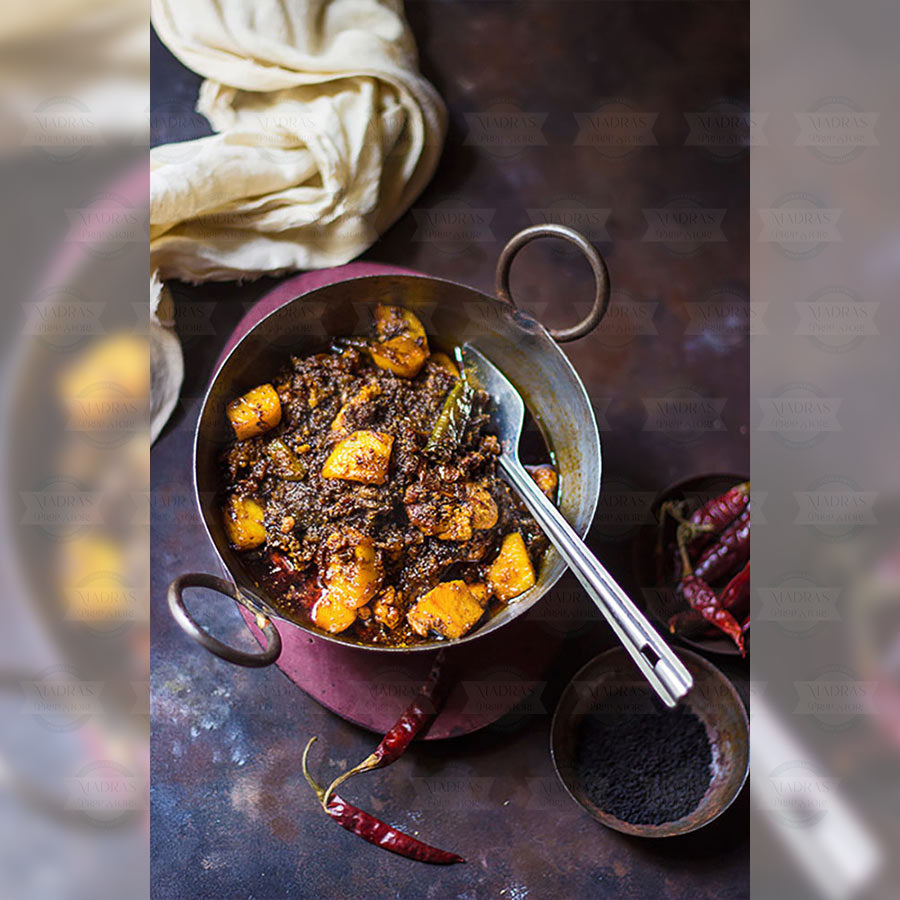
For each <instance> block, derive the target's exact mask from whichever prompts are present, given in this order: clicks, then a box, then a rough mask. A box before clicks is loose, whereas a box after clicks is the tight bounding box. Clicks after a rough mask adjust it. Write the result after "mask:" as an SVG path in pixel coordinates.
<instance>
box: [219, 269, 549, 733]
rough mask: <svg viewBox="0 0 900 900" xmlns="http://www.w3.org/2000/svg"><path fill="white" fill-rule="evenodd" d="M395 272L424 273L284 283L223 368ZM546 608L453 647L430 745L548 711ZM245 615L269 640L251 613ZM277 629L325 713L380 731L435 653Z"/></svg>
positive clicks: (284, 660)
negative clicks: (299, 303)
mask: <svg viewBox="0 0 900 900" xmlns="http://www.w3.org/2000/svg"><path fill="white" fill-rule="evenodd" d="M389 274H401V275H416V274H420V273H417V272H413V271H411V270H409V269H402V268H398V267H396V266H386V265H381V264H379V263H350V264H348V265H346V266H339V267H337V268H334V269H320V270H317V271H314V272H307V273H305V274H303V275H297V276H295V277H292V278H289V279H287V280H286V281H283V282H282V283H281V284H279V285H278V286H277V287H276V288H274V289H273V290H272V291H270V292H269V293H268V294H266V295H265V296H264V297H262V298H261V299H260V300H259V301H258V302H257V303H256V304H255V305H254V306H253V307H252V308H251V309H249V310H248V311H247V313H246V314H245V315H244V317H243V318H242V319H241V321H240V322H239V323H238V325H237V327H236V328H235V330H234V333H233V334H232V335H231V337H230V338H229V340H228V343H227V344H226V345H225V349H224V350H223V351H222V354H221V356H220V357H219V361H218V363H217V365H216V369H218V367H219V365H220V364H221V363H222V361H223V360H224V359H225V357H226V356H227V354H228V353H229V352H230V351H231V349H232V348H233V347H234V346H235V345H236V344H237V343H238V341H240V339H241V338H242V337H243V336H244V335H245V334H246V333H247V332H248V331H249V330H250V329H251V328H252V327H253V326H254V325H256V323H257V322H259V321H260V320H261V319H263V318H264V317H265V316H267V315H268V314H269V313H271V312H272V311H273V310H276V309H278V308H279V307H280V306H283V305H284V304H285V303H287V302H289V301H291V300H293V299H294V298H295V297H298V296H299V295H301V294H305V293H307V292H309V291H312V290H315V289H316V288H320V287H324V286H325V285H327V284H333V283H334V282H337V281H343V280H346V279H348V278H359V277H361V276H364V275H389ZM540 606H541V604H537V605H536V606H534V607H532V609H530V610H529V611H528V612H527V613H526V614H525V615H523V616H520V617H519V618H518V619H514V620H513V621H512V622H510V623H509V624H508V625H506V626H504V627H503V628H501V629H500V630H498V631H495V632H492V633H491V634H489V635H486V636H485V637H484V638H482V639H481V640H478V641H472V642H470V643H467V644H463V645H461V646H459V647H451V648H448V650H447V657H446V662H445V674H446V677H448V678H450V679H452V682H453V688H452V690H451V692H450V694H449V696H448V698H447V701H446V703H445V705H444V708H443V710H442V711H441V713H440V715H439V716H438V717H437V719H436V720H435V722H434V723H433V724H432V726H431V728H430V729H429V731H428V734H427V736H426V739H427V740H435V739H440V738H448V737H456V736H459V735H463V734H468V733H469V732H472V731H476V730H478V729H479V728H484V727H485V726H487V725H490V724H492V723H493V722H496V721H497V720H498V719H499V718H501V717H502V716H504V715H506V714H507V713H510V712H513V711H517V712H520V713H521V714H522V715H528V714H534V713H540V712H544V709H543V706H542V705H541V697H540V692H541V687H542V685H543V680H542V678H543V675H544V673H545V671H546V669H547V667H548V665H549V663H550V661H551V660H552V658H553V656H554V655H555V653H556V651H557V650H558V649H559V646H560V644H561V643H562V632H561V631H560V629H559V628H558V627H557V628H551V627H548V626H547V624H546V621H545V619H544V618H543V617H541V615H540V613H539V612H538V611H539V610H540ZM238 609H239V610H240V612H241V615H242V616H243V617H244V621H245V622H246V623H247V626H248V627H249V628H250V630H251V631H252V632H253V634H254V636H255V637H256V639H257V640H258V641H260V643H262V642H263V638H262V634H261V632H260V631H259V629H258V628H257V627H256V624H255V622H254V621H253V616H252V615H251V613H249V612H248V611H247V610H245V609H244V608H243V607H240V606H239V607H238ZM276 624H277V627H278V630H279V633H280V634H281V641H282V644H283V649H282V651H281V656H280V657H279V658H278V661H277V663H276V664H277V666H278V667H279V668H280V669H281V670H282V671H283V672H284V673H285V675H287V677H288V678H290V679H291V681H293V682H294V684H296V685H297V686H298V687H300V688H302V689H303V690H304V691H306V693H307V694H309V695H310V696H311V697H313V698H314V699H315V700H317V701H318V702H319V703H321V704H322V705H323V706H325V707H326V708H327V709H330V710H331V711H332V712H334V713H336V714H337V715H339V716H341V717H342V718H344V719H347V720H348V721H351V722H354V723H356V724H357V725H361V726H362V727H364V728H369V729H371V730H372V731H375V732H379V733H383V732H385V731H386V730H387V729H388V728H390V726H391V725H392V724H393V723H394V721H395V720H396V718H397V716H398V715H399V714H400V713H401V712H402V711H403V709H404V708H405V707H406V705H407V704H408V702H409V700H411V699H412V696H413V695H414V694H415V692H416V691H417V689H418V688H419V687H420V686H421V684H422V682H423V681H424V680H425V678H426V677H427V675H428V672H429V670H430V668H431V665H432V663H433V661H434V657H435V655H436V654H437V651H433V652H427V653H426V652H421V653H379V652H377V651H373V650H365V649H361V648H356V647H348V646H342V645H340V644H334V643H331V642H330V641H327V640H324V639H323V638H319V637H317V636H315V635H312V634H310V633H308V632H306V631H303V630H302V629H300V628H297V627H295V626H293V625H291V624H290V623H288V622H284V621H281V620H279V621H277V623H276Z"/></svg>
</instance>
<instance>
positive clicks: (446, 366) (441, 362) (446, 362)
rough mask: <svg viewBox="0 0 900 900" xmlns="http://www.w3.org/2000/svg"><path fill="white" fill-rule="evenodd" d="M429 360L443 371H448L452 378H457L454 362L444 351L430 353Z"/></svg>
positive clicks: (457, 370) (457, 373)
mask: <svg viewBox="0 0 900 900" xmlns="http://www.w3.org/2000/svg"><path fill="white" fill-rule="evenodd" d="M431 361H432V362H433V363H434V364H435V365H436V366H440V368H442V369H443V370H444V371H445V372H449V373H450V374H451V375H452V376H453V377H454V378H459V369H458V368H457V366H456V363H455V362H453V360H452V359H450V357H449V356H447V354H446V353H432V354H431Z"/></svg>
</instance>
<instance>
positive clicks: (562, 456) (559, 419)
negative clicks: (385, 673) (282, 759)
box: [168, 225, 609, 666]
mask: <svg viewBox="0 0 900 900" xmlns="http://www.w3.org/2000/svg"><path fill="white" fill-rule="evenodd" d="M539 237H553V238H562V239H564V240H566V241H569V242H570V243H572V244H574V245H575V246H576V247H578V248H579V249H580V250H581V251H582V253H583V254H584V256H585V257H586V258H587V260H588V262H589V263H590V265H591V268H592V270H593V273H594V277H595V296H594V302H593V306H592V308H591V311H590V313H589V314H588V315H587V316H586V317H585V318H584V319H583V320H582V321H581V322H579V323H578V324H576V325H574V326H573V327H571V328H567V329H564V330H561V331H557V330H553V329H550V330H548V329H546V328H544V327H543V326H542V325H541V324H540V323H539V322H538V321H536V320H535V319H534V318H532V317H531V316H530V315H528V314H527V313H525V312H523V311H521V310H519V309H517V308H516V306H515V303H514V302H513V300H512V298H511V296H510V291H509V274H510V268H511V266H512V262H513V258H514V257H515V255H516V253H517V252H518V251H519V250H520V249H521V248H522V247H523V246H524V245H525V244H527V243H529V242H530V241H532V240H534V239H535V238H539ZM496 289H497V296H496V297H491V296H488V295H487V294H483V293H481V292H480V291H477V290H474V289H473V288H470V287H467V286H465V285H463V284H458V283H456V282H453V281H446V280H443V279H439V278H430V277H426V276H420V275H370V276H364V277H359V278H352V279H348V280H345V281H339V282H336V283H333V284H329V285H327V286H325V287H321V288H317V289H315V290H312V291H310V292H308V293H306V294H302V295H301V296H299V297H296V298H295V299H294V300H291V301H289V302H288V303H286V304H285V305H284V306H282V307H280V308H279V309H277V310H275V311H274V312H272V313H270V314H269V315H268V316H266V317H265V318H264V319H262V320H261V321H260V322H259V323H257V324H256V325H255V326H254V327H253V328H252V329H251V330H250V331H249V332H248V333H247V334H246V335H245V336H244V337H243V338H242V339H241V340H240V342H239V343H238V344H237V345H236V346H235V347H234V349H233V350H232V351H231V353H229V355H228V356H227V358H226V359H225V361H224V362H223V363H222V365H221V367H220V368H219V370H218V372H217V373H216V375H215V377H214V378H213V380H212V383H211V385H210V387H209V390H208V391H207V393H206V397H205V398H204V401H203V406H202V408H201V411H200V416H199V420H198V423H197V430H196V435H195V440H194V486H195V492H196V500H197V504H198V506H199V510H200V514H201V516H202V519H203V522H204V525H205V527H206V531H207V533H208V534H209V538H210V540H211V541H212V543H213V545H214V546H215V549H216V552H217V554H218V556H219V559H220V560H221V562H222V564H223V566H224V567H225V569H226V570H227V572H228V574H229V575H230V576H231V579H232V580H231V581H228V580H226V579H223V578H219V577H217V576H214V575H209V574H201V573H190V574H185V575H181V576H179V577H178V578H176V579H175V580H174V581H173V582H172V584H171V585H170V587H169V597H168V599H169V606H170V608H171V611H172V614H173V615H174V617H175V619H176V620H177V621H178V623H179V625H180V626H181V627H182V628H183V629H184V630H185V631H186V632H187V633H188V634H190V635H191V636H192V637H193V638H194V639H195V640H197V641H198V642H199V643H200V644H202V645H203V646H204V647H206V649H207V650H209V651H211V652H212V653H215V654H216V655H217V656H220V657H221V658H223V659H225V660H228V661H229V662H233V663H237V664H239V665H245V666H266V665H269V664H271V663H273V662H275V661H276V660H277V659H278V656H279V654H280V652H281V647H282V641H281V636H280V634H279V630H280V629H285V628H288V629H290V628H299V629H301V630H302V631H305V632H309V633H310V634H314V635H316V637H318V638H320V639H325V640H328V641H331V642H334V643H338V644H344V645H352V646H356V647H360V648H363V649H367V650H370V651H374V652H379V653H415V652H419V651H426V650H430V651H433V650H435V649H438V648H440V647H447V646H452V645H456V644H463V643H467V642H469V641H475V640H477V639H478V638H480V637H482V636H484V635H487V634H490V633H491V632H493V631H496V630H497V629H499V628H502V627H503V626H504V625H506V624H507V623H508V622H510V621H512V620H513V619H515V618H517V617H518V616H521V615H522V614H523V613H524V612H526V611H527V610H528V609H530V608H531V607H532V606H534V604H535V603H537V602H538V601H539V600H540V599H541V597H543V596H544V595H545V594H546V593H547V592H548V591H549V590H550V589H551V588H552V587H553V585H554V584H555V583H556V582H557V580H558V579H559V578H560V576H561V575H562V574H563V572H564V570H565V563H564V562H563V560H562V559H561V558H560V556H559V554H558V553H557V552H556V551H555V550H554V549H553V548H552V547H551V548H550V549H549V550H548V551H547V553H546V554H545V556H544V559H543V561H542V563H541V566H540V569H539V571H538V573H537V581H536V584H535V585H534V587H532V588H531V589H530V590H529V591H527V592H526V593H524V594H522V595H521V596H520V597H518V598H516V599H515V600H514V601H512V602H511V603H510V604H509V605H508V606H506V607H505V608H504V609H503V610H501V611H500V612H499V613H497V614H496V615H494V616H493V617H492V618H490V619H489V620H487V621H486V622H484V623H482V625H481V626H480V627H477V628H475V629H473V630H472V631H471V632H470V633H469V634H467V635H465V636H464V637H462V638H459V639H457V640H452V641H448V640H433V641H427V642H422V643H420V644H415V645H413V646H409V647H381V646H373V645H370V644H364V643H361V642H358V641H354V640H351V639H350V638H347V637H342V636H341V635H339V634H338V635H331V634H327V633H326V632H324V631H321V630H320V629H318V628H316V627H315V626H314V625H312V624H311V623H309V622H305V621H299V620H298V619H294V618H289V617H288V614H287V613H286V612H284V611H282V610H281V608H280V602H279V597H278V596H276V595H274V594H273V593H271V592H268V591H266V590H264V589H262V588H260V587H258V586H257V585H256V583H255V581H254V580H253V578H252V577H251V575H250V573H249V572H248V571H247V569H246V567H245V564H244V561H243V560H242V558H241V554H240V553H238V552H237V551H235V550H234V549H233V548H232V547H231V546H230V544H229V542H228V539H227V537H226V535H225V528H224V522H223V518H222V508H221V502H222V492H221V483H220V478H221V475H220V465H219V459H220V456H221V453H222V451H223V450H224V448H225V447H226V446H227V445H228V444H229V443H230V442H231V441H232V439H233V433H232V430H231V427H230V425H229V423H228V419H227V417H226V415H225V407H226V405H227V404H228V403H229V402H230V401H231V400H233V399H234V398H235V397H238V396H240V395H241V394H244V393H245V392H246V391H248V390H249V389H251V388H253V387H255V386H256V385H258V384H260V383H261V382H265V381H268V380H270V379H271V378H272V376H273V375H274V374H275V373H276V372H277V371H278V369H279V368H280V367H281V366H282V365H283V364H284V363H285V362H286V361H287V360H288V358H289V356H290V355H291V354H293V355H296V356H306V355H308V354H312V353H316V352H321V351H322V350H323V349H325V348H327V347H328V345H329V344H330V342H331V341H332V340H333V339H334V338H337V337H344V336H350V335H359V334H363V333H366V332H367V330H368V328H369V323H370V322H371V318H372V311H373V310H374V308H375V306H377V305H378V304H379V303H385V304H390V305H395V306H402V307H405V308H406V309H409V310H411V311H412V312H414V313H415V314H416V315H417V316H418V317H419V319H420V320H421V322H422V324H423V325H424V327H425V330H426V332H427V334H428V340H429V343H430V345H431V346H435V347H441V348H451V347H453V346H456V345H461V344H463V343H465V342H466V341H469V342H471V343H472V344H473V345H474V346H475V347H477V348H478V349H479V350H481V351H482V352H483V353H484V354H485V355H486V356H487V357H488V358H489V359H490V360H491V361H492V362H493V363H495V364H496V365H497V366H499V367H500V369H501V370H502V371H503V372H504V373H505V374H506V375H507V377H508V378H509V379H510V380H511V381H512V382H513V383H514V384H515V386H516V387H517V388H518V390H519V391H520V392H521V394H522V396H523V398H524V399H525V403H526V405H527V407H528V410H529V412H530V414H531V416H532V417H533V419H534V420H535V422H536V424H537V426H538V428H539V429H540V431H541V432H542V434H543V437H544V440H545V442H546V444H547V446H548V448H549V449H550V450H551V451H552V453H553V455H554V457H555V463H556V466H557V469H558V472H559V476H560V478H559V485H560V487H559V508H560V510H561V511H562V513H563V515H564V516H565V517H566V519H567V520H568V521H569V522H570V523H571V524H572V526H573V527H574V528H575V530H576V531H577V532H578V533H579V534H580V535H582V536H583V535H584V534H585V533H586V532H587V530H588V528H589V526H590V524H591V520H592V518H593V516H594V511H595V509H596V506H597V501H598V498H599V495H600V470H601V460H600V437H599V434H598V432H597V423H596V420H595V418H594V412H593V409H592V407H591V403H590V400H589V399H588V395H587V392H586V391H585V388H584V385H583V384H582V382H581V379H580V378H579V377H578V374H577V373H576V372H575V369H574V368H573V367H572V364H571V363H570V362H569V360H568V359H567V358H566V356H565V354H564V353H563V352H562V350H561V349H560V348H559V344H560V343H563V342H565V341H570V340H575V339H576V338H580V337H583V336H584V335H586V334H588V333H589V332H590V331H592V330H593V329H594V328H595V327H596V326H597V324H598V323H599V322H600V320H601V319H602V318H603V315H604V313H605V312H606V309H607V306H608V304H609V276H608V274H607V270H606V265H605V263H604V261H603V259H602V257H601V256H600V254H599V253H598V252H597V251H596V250H595V249H594V247H593V246H592V245H591V244H590V243H589V242H588V241H587V240H586V239H585V238H584V237H582V236H581V235H580V234H579V233H578V232H576V231H573V230H572V229H570V228H566V227H564V226H561V225H539V226H535V227H533V228H528V229H525V230H524V231H521V232H519V233H518V234H516V235H515V236H514V237H513V238H512V239H511V240H510V241H509V243H508V244H507V245H506V247H505V248H504V249H503V252H502V253H501V255H500V258H499V260H498V263H497V273H496ZM190 587H203V588H210V589H212V590H215V591H219V592H220V593H223V594H226V595H227V596H229V597H231V598H233V599H234V600H235V601H236V602H238V603H240V604H241V605H243V606H244V607H245V608H246V609H248V610H250V611H251V612H252V613H253V614H254V615H255V617H256V624H257V625H258V627H259V628H260V629H261V630H262V633H263V634H264V635H265V638H266V647H265V648H264V649H262V650H261V651H260V652H252V653H251V652H244V651H241V650H237V649H235V648H233V647H230V646H229V645H227V644H224V643H222V642H221V641H219V640H218V639H217V638H215V637H213V636H212V635H211V634H209V633H208V632H206V631H205V630H204V629H203V628H202V627H201V626H200V625H199V624H198V623H197V621H196V620H195V619H194V618H193V616H192V615H191V613H190V612H189V611H188V609H187V607H186V605H185V602H184V596H183V594H184V591H185V590H186V589H187V588H190Z"/></svg>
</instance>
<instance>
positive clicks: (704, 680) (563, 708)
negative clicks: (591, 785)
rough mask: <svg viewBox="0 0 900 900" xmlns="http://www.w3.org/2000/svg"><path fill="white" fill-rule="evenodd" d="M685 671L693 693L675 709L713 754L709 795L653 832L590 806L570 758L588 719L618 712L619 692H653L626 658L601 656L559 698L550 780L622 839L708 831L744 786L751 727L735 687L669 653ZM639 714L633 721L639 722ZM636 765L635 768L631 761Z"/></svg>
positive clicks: (700, 663)
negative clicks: (693, 722) (700, 729)
mask: <svg viewBox="0 0 900 900" xmlns="http://www.w3.org/2000/svg"><path fill="white" fill-rule="evenodd" d="M675 653H676V654H677V656H678V658H679V659H680V660H681V661H682V662H683V663H684V664H685V666H687V668H688V671H689V672H690V673H691V675H692V676H693V679H694V687H693V688H692V689H691V691H690V692H689V693H688V695H687V697H685V698H684V699H683V700H682V701H681V702H682V704H684V705H686V706H687V708H688V709H689V710H690V711H691V712H693V713H694V715H695V716H696V717H697V718H698V719H699V720H700V722H701V723H702V724H703V726H704V728H705V729H706V735H707V738H708V739H709V743H710V749H711V751H712V762H711V766H710V767H711V777H710V783H709V787H708V788H707V789H706V793H705V794H704V795H703V797H702V798H701V800H700V803H699V804H698V806H697V808H696V809H694V810H693V811H691V812H690V813H688V814H687V815H685V816H683V817H682V818H680V819H677V820H675V821H671V822H663V823H661V824H658V825H648V824H635V823H632V822H626V821H623V820H622V819H619V818H617V817H616V816H614V815H612V814H611V813H609V812H607V811H606V810H603V809H601V808H600V807H599V806H597V805H596V803H594V801H593V800H591V799H590V797H588V796H587V794H586V793H585V791H584V788H583V786H582V784H581V781H580V778H579V776H578V773H577V769H576V765H575V758H576V751H577V746H578V735H579V730H580V726H581V722H582V720H583V718H584V716H585V715H586V714H588V713H595V714H596V713H598V712H600V713H602V712H603V710H604V709H608V710H610V711H612V710H613V709H619V710H620V709H621V702H620V701H619V704H618V705H617V706H614V704H616V700H615V697H616V695H617V693H620V692H621V691H623V690H624V691H628V692H629V697H631V698H633V697H634V691H635V689H636V686H637V689H638V690H640V689H642V688H646V691H647V694H648V697H650V696H652V695H653V691H652V688H650V686H649V685H646V684H645V683H643V680H642V677H641V676H640V674H639V673H638V671H637V669H636V668H635V666H634V663H633V662H632V660H631V658H630V657H629V656H628V653H627V652H626V651H625V650H624V649H623V648H621V647H615V648H613V649H612V650H607V651H606V652H605V653H601V654H600V655H599V656H596V657H594V659H592V660H591V661H590V662H589V663H587V665H585V666H583V667H582V668H581V669H580V670H579V672H578V673H577V674H576V675H575V677H574V678H573V679H572V680H571V681H570V682H569V684H568V685H567V686H566V688H565V690H564V691H563V694H562V697H561V698H560V701H559V703H558V705H557V707H556V712H555V713H554V715H553V723H552V725H551V728H550V752H551V755H552V757H553V765H554V768H555V769H556V774H557V775H558V776H559V779H560V780H561V781H562V783H563V786H564V787H565V789H566V791H567V792H568V793H569V795H570V796H571V797H572V798H573V799H574V800H575V801H576V802H577V803H579V804H580V805H581V806H582V807H583V808H584V809H585V810H586V811H587V812H589V813H590V814H591V815H592V816H593V817H594V818H595V819H596V820H597V821H598V822H601V823H602V824H604V825H606V827H607V828H612V829H614V830H615V831H621V832H622V833H624V834H630V835H635V836H637V837H646V838H662V837H674V836H676V835H682V834H687V833H688V832H691V831H696V830H697V829H698V828H702V827H703V826H704V825H708V824H709V823H710V822H712V821H713V819H715V818H716V817H718V816H719V815H721V814H722V813H723V812H724V811H725V810H726V809H728V807H729V806H730V805H731V804H732V802H733V801H734V799H735V798H736V797H737V796H738V794H739V793H740V792H741V788H742V787H743V785H744V782H745V781H746V780H747V772H748V768H749V763H750V722H749V719H748V717H747V711H746V709H745V708H744V704H743V701H742V700H741V698H740V696H739V694H738V692H737V691H736V690H735V688H734V685H732V683H731V682H730V681H729V680H728V679H727V678H726V677H725V676H724V675H723V674H722V673H721V672H720V671H719V670H718V669H717V668H716V667H715V666H714V665H713V664H712V663H710V662H709V661H707V660H705V659H704V658H703V657H701V656H698V655H697V654H696V653H692V652H691V651H690V650H684V649H680V648H678V649H675ZM645 714H646V712H637V713H636V715H645ZM636 764H637V765H640V761H636Z"/></svg>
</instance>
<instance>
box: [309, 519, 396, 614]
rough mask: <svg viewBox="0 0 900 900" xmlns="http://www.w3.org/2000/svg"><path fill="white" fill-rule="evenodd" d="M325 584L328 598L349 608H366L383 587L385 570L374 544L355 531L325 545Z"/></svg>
mask: <svg viewBox="0 0 900 900" xmlns="http://www.w3.org/2000/svg"><path fill="white" fill-rule="evenodd" d="M323 555H324V559H325V566H324V570H323V572H322V581H323V582H324V584H325V589H326V591H327V594H328V597H330V598H331V599H332V600H334V601H335V602H336V603H341V604H342V605H344V606H346V607H347V608H348V609H359V607H361V606H365V605H366V604H367V603H368V602H369V601H370V600H371V599H372V598H373V597H375V595H376V594H377V593H378V591H379V589H380V588H381V580H382V577H383V574H384V573H383V569H382V566H381V560H380V559H379V557H378V551H377V550H376V549H375V542H374V541H373V540H372V538H370V537H367V536H366V535H364V534H362V533H361V532H359V531H357V530H356V529H354V528H348V529H346V530H345V531H339V532H335V533H334V534H332V535H330V536H329V538H328V540H327V541H326V542H325V547H324V551H323Z"/></svg>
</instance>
